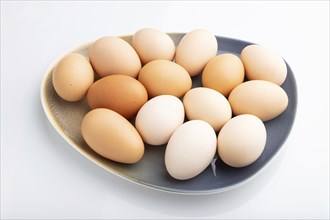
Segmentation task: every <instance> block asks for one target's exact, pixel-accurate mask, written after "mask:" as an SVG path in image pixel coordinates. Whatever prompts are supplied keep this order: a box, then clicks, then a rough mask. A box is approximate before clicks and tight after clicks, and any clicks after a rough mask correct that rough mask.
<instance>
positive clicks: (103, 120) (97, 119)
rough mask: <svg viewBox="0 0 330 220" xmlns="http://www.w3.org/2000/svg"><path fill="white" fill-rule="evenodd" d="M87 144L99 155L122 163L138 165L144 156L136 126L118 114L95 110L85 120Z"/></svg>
mask: <svg viewBox="0 0 330 220" xmlns="http://www.w3.org/2000/svg"><path fill="white" fill-rule="evenodd" d="M81 131H82V135H83V138H84V140H85V141H86V143H87V144H88V145H89V146H90V147H91V148H92V149H93V150H94V151H95V152H96V153H98V154H99V155H101V156H103V157H105V158H108V159H110V160H113V161H117V162H121V163H129V164H130V163H136V162H138V161H139V160H140V159H141V158H142V156H143V154H144V144H143V141H142V139H141V137H140V135H139V133H138V132H137V130H136V129H135V128H134V126H133V125H132V124H131V123H130V122H129V121H127V120H126V119H125V118H124V117H122V116H121V115H119V114H118V113H116V112H114V111H112V110H109V109H104V108H98V109H94V110H92V111H90V112H88V113H87V114H86V115H85V117H84V118H83V121H82V124H81Z"/></svg>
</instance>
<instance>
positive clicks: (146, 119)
mask: <svg viewBox="0 0 330 220" xmlns="http://www.w3.org/2000/svg"><path fill="white" fill-rule="evenodd" d="M184 115H185V114H184V107H183V104H182V102H181V100H180V99H178V98H177V97H175V96H171V95H160V96H157V97H154V98H152V99H150V100H149V101H148V102H147V103H145V104H144V105H143V106H142V108H141V109H140V110H139V112H138V114H137V115H136V119H135V127H136V129H137V130H138V132H139V133H140V135H141V137H142V139H143V141H144V142H146V143H148V144H151V145H161V144H165V143H167V142H168V140H169V139H170V137H171V135H172V133H173V132H174V130H175V129H176V128H177V127H178V126H179V125H181V124H182V123H183V121H184Z"/></svg>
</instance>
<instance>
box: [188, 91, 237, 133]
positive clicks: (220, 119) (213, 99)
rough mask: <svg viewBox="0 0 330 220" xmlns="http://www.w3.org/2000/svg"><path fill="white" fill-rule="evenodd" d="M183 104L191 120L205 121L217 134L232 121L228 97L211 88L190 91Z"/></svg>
mask: <svg viewBox="0 0 330 220" xmlns="http://www.w3.org/2000/svg"><path fill="white" fill-rule="evenodd" d="M183 104H184V108H185V111H186V116H187V118H188V119H189V120H194V119H199V120H204V121H206V122H208V123H209V124H210V125H211V126H212V127H213V129H214V130H215V131H216V132H218V131H219V130H220V128H221V127H222V126H223V125H224V124H225V123H226V122H227V121H228V120H229V119H231V115H232V112H231V107H230V104H229V102H228V100H227V99H226V97H224V96H223V95H222V94H221V93H219V92H218V91H215V90H213V89H210V88H204V87H197V88H193V89H191V90H189V91H188V92H187V93H186V94H185V96H184V97H183Z"/></svg>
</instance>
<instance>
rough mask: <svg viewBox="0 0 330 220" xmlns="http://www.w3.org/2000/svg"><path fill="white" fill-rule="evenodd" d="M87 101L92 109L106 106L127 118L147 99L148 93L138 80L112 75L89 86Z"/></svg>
mask: <svg viewBox="0 0 330 220" xmlns="http://www.w3.org/2000/svg"><path fill="white" fill-rule="evenodd" d="M87 101H88V104H89V106H90V107H91V108H92V109H95V108H108V109H111V110H113V111H115V112H117V113H119V114H121V115H122V116H124V117H125V118H127V119H129V118H131V117H133V116H134V115H135V114H137V112H138V111H139V109H140V108H141V107H142V105H143V104H144V103H146V102H147V101H148V93H147V90H146V89H145V88H144V86H143V85H142V84H141V83H140V82H139V81H138V80H136V79H134V78H132V77H129V76H125V75H112V76H107V77H104V78H101V79H100V80H98V81H96V82H95V83H94V84H93V85H92V86H91V87H90V88H89V90H88V93H87Z"/></svg>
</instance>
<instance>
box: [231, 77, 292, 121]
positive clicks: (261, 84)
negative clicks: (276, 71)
mask: <svg viewBox="0 0 330 220" xmlns="http://www.w3.org/2000/svg"><path fill="white" fill-rule="evenodd" d="M228 101H229V103H230V105H231V107H232V110H233V113H234V115H241V114H252V115H255V116H257V117H258V118H260V119H261V120H262V121H268V120H271V119H273V118H275V117H277V116H278V115H280V114H281V113H282V112H284V111H285V109H286V107H287V106H288V103H289V99H288V95H287V94H286V92H285V91H284V89H282V88H281V87H280V86H279V85H277V84H275V83H272V82H269V81H265V80H251V81H247V82H244V83H242V84H240V85H238V86H237V87H236V88H235V89H233V91H231V93H230V95H229V97H228Z"/></svg>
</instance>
